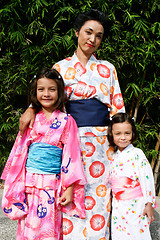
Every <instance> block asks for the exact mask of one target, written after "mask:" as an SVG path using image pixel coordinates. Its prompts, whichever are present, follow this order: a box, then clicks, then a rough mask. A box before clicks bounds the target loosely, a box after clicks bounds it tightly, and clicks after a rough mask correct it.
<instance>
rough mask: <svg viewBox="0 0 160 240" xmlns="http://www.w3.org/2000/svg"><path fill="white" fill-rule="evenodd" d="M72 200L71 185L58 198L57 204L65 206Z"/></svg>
mask: <svg viewBox="0 0 160 240" xmlns="http://www.w3.org/2000/svg"><path fill="white" fill-rule="evenodd" d="M72 198H73V184H72V185H70V186H69V187H68V188H67V189H66V190H65V192H64V193H63V194H62V196H61V197H60V198H59V202H60V204H61V205H62V206H66V205H67V204H68V203H70V202H72Z"/></svg>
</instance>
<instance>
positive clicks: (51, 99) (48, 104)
mask: <svg viewBox="0 0 160 240" xmlns="http://www.w3.org/2000/svg"><path fill="white" fill-rule="evenodd" d="M37 100H38V101H39V103H40V104H41V105H42V109H43V110H47V111H48V112H53V110H55V109H54V105H55V103H56V102H57V100H58V88H57V83H56V82H55V81H54V80H53V79H49V78H45V77H44V78H40V79H38V81H37Z"/></svg>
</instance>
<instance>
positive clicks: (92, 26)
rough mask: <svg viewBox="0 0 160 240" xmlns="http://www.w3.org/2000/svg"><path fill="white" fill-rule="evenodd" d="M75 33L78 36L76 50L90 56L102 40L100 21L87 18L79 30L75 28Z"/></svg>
mask: <svg viewBox="0 0 160 240" xmlns="http://www.w3.org/2000/svg"><path fill="white" fill-rule="evenodd" d="M75 34H76V37H78V48H77V52H83V54H85V55H86V56H88V57H90V56H91V55H92V53H93V52H95V51H96V49H97V48H98V47H99V45H100V43H101V41H102V38H103V34H104V28H103V26H102V24H101V23H100V22H97V21H95V20H89V21H87V22H85V23H84V25H83V26H82V27H81V29H80V31H78V30H75Z"/></svg>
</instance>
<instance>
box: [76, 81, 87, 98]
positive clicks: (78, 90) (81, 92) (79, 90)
mask: <svg viewBox="0 0 160 240" xmlns="http://www.w3.org/2000/svg"><path fill="white" fill-rule="evenodd" d="M86 86H87V84H86V83H84V82H81V81H79V82H78V84H77V87H76V89H75V92H74V94H75V95H76V96H78V97H82V96H83V95H84V93H85V90H86Z"/></svg>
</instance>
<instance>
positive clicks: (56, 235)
mask: <svg viewBox="0 0 160 240" xmlns="http://www.w3.org/2000/svg"><path fill="white" fill-rule="evenodd" d="M31 100H32V106H33V108H34V109H35V110H36V112H37V113H36V118H35V122H34V125H33V128H32V129H30V128H27V129H26V131H25V134H24V135H23V137H21V136H20V134H19V133H18V136H17V138H16V141H15V143H14V146H13V148H12V151H11V153H10V156H9V159H8V161H7V163H6V166H5V169H4V171H3V174H2V179H4V180H5V187H4V194H3V199H2V209H3V211H4V213H5V214H6V215H7V216H8V217H9V218H10V219H13V220H17V219H18V220H19V222H18V231H17V240H24V239H25V240H32V239H37V240H38V239H41V240H42V239H45V240H46V239H48V240H59V239H63V234H62V211H63V212H65V213H67V214H68V215H70V216H74V217H77V218H85V209H84V185H85V183H86V178H85V175H84V170H83V164H82V159H81V151H80V144H79V138H78V128H77V125H76V123H75V120H74V119H73V118H72V117H71V116H70V115H69V114H66V113H64V112H63V107H64V83H63V79H62V77H61V75H60V74H59V73H58V72H57V71H56V70H54V69H52V70H51V69H43V70H42V71H41V72H40V73H39V74H38V76H37V78H36V79H35V80H34V82H33V86H32V90H31ZM70 228H72V226H70Z"/></svg>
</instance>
